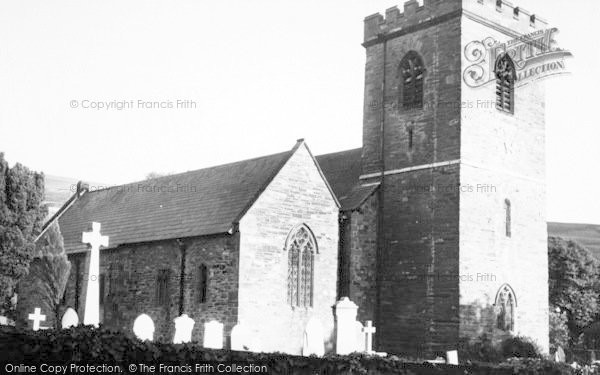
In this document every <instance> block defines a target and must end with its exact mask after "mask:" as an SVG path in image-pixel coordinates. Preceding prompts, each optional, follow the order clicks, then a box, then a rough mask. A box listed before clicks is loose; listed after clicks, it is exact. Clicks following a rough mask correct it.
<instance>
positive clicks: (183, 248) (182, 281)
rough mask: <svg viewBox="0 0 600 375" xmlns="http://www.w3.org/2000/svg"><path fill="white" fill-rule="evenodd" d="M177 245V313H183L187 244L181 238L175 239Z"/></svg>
mask: <svg viewBox="0 0 600 375" xmlns="http://www.w3.org/2000/svg"><path fill="white" fill-rule="evenodd" d="M177 246H178V247H179V251H180V252H181V266H180V274H179V315H178V316H181V315H183V313H184V311H185V261H186V255H187V245H186V244H185V243H184V242H183V241H182V240H181V239H178V240H177Z"/></svg>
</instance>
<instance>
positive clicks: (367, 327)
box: [362, 320, 377, 353]
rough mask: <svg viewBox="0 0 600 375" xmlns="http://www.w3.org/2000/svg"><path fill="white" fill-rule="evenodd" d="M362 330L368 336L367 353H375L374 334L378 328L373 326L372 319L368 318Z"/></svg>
mask: <svg viewBox="0 0 600 375" xmlns="http://www.w3.org/2000/svg"><path fill="white" fill-rule="evenodd" d="M362 331H363V333H364V334H365V337H366V343H365V351H366V352H367V353H373V335H374V334H375V332H376V331H377V329H376V328H375V327H373V322H372V321H370V320H367V321H366V322H365V328H363V329H362Z"/></svg>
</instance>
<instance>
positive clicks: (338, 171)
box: [316, 148, 378, 211]
mask: <svg viewBox="0 0 600 375" xmlns="http://www.w3.org/2000/svg"><path fill="white" fill-rule="evenodd" d="M361 158H362V149H361V148H355V149H352V150H346V151H341V152H335V153H332V154H325V155H320V156H317V158H316V159H317V161H318V162H319V165H320V166H321V170H322V171H323V174H324V175H325V177H326V178H327V181H328V182H329V184H330V185H331V188H332V189H333V191H334V193H335V195H336V197H337V198H338V200H339V202H340V205H341V210H342V211H348V210H354V209H357V208H358V207H360V206H361V205H362V203H363V202H364V201H365V199H367V198H368V197H369V196H370V195H371V194H373V192H374V191H375V190H377V187H378V186H377V185H370V186H363V185H362V184H361V182H360V179H359V178H360V174H361V170H362V164H361Z"/></svg>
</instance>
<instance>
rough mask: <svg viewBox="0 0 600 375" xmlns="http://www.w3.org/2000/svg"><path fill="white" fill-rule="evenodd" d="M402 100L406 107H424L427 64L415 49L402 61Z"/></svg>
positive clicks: (403, 105) (403, 106)
mask: <svg viewBox="0 0 600 375" xmlns="http://www.w3.org/2000/svg"><path fill="white" fill-rule="evenodd" d="M400 75H401V77H402V84H401V90H402V93H401V96H400V98H401V101H402V108H404V109H420V108H423V79H424V78H425V65H424V64H423V59H421V56H419V54H418V53H416V52H415V51H410V52H408V53H407V54H406V56H404V58H403V59H402V61H401V62H400Z"/></svg>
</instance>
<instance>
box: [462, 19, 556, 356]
mask: <svg viewBox="0 0 600 375" xmlns="http://www.w3.org/2000/svg"><path fill="white" fill-rule="evenodd" d="M462 22H463V26H462V30H463V33H462V45H463V47H464V48H466V46H467V45H468V44H469V43H471V42H473V41H480V40H483V39H484V38H487V37H493V38H494V39H496V40H499V41H508V40H511V39H513V36H512V35H507V32H506V30H503V29H501V28H499V27H495V26H494V25H484V24H482V23H480V22H475V21H474V20H472V19H470V18H467V17H464V18H463V21H462ZM508 25H509V26H510V24H508ZM529 30H530V31H532V30H533V28H529ZM516 31H519V30H516ZM520 31H523V30H520ZM470 64H471V63H470V62H469V61H467V60H466V58H465V57H464V56H463V65H464V67H465V68H466V67H467V66H469V65H470ZM495 90H496V85H495V82H491V83H490V84H487V85H484V86H482V87H479V88H471V87H469V86H467V85H466V84H463V88H462V93H463V102H465V103H468V104H469V105H468V106H465V107H464V108H463V114H462V119H461V123H462V142H461V146H462V149H461V184H462V185H463V186H464V187H470V188H471V191H464V192H463V193H462V194H461V211H460V218H461V223H460V238H461V239H460V248H461V252H460V258H461V263H460V264H461V271H460V272H461V275H465V276H468V275H471V276H472V280H469V279H468V278H465V279H464V280H462V281H461V285H460V290H461V302H460V304H461V336H467V337H478V336H479V335H481V334H483V333H486V334H487V335H488V336H491V337H492V338H494V340H495V341H499V340H501V339H502V338H503V337H506V335H507V334H509V333H507V332H503V331H500V330H498V329H495V323H496V308H495V306H494V303H495V298H496V294H497V292H498V290H499V288H500V287H501V286H502V285H503V284H505V283H507V284H509V285H510V286H511V287H512V288H513V290H514V292H515V295H516V299H517V309H516V311H517V314H516V327H515V331H514V332H512V334H521V335H524V336H529V337H531V338H533V339H534V340H536V341H537V342H538V344H539V345H540V346H541V347H542V348H543V349H544V350H545V351H547V350H548V284H547V283H548V259H547V251H548V250H547V226H546V213H545V207H546V201H545V199H546V188H545V129H544V102H545V100H544V85H543V82H539V81H537V82H530V83H529V84H526V85H523V86H519V87H517V88H516V89H515V112H514V114H508V113H505V112H500V111H498V110H497V109H496V108H495V95H496V93H495ZM486 103H487V105H486ZM506 199H508V200H510V202H511V211H512V220H511V222H512V230H511V232H512V233H511V236H510V237H508V236H507V235H506V227H505V212H504V202H505V200H506ZM478 275H479V276H480V277H478ZM484 275H489V276H492V277H485V276H484Z"/></svg>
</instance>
